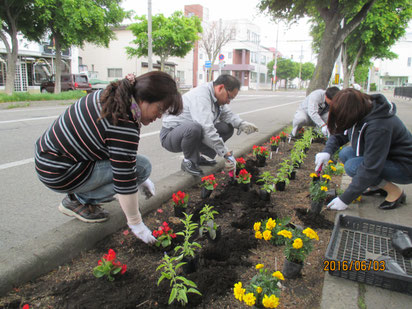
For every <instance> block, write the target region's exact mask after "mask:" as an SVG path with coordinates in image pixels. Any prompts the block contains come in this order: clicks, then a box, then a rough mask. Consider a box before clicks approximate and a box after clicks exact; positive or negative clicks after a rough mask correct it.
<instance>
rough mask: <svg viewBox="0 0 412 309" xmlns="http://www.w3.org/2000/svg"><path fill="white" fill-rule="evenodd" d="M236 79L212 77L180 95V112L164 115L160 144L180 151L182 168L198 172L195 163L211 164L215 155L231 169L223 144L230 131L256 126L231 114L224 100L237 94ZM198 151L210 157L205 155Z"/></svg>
mask: <svg viewBox="0 0 412 309" xmlns="http://www.w3.org/2000/svg"><path fill="white" fill-rule="evenodd" d="M239 89H240V82H239V80H238V79H237V78H235V77H234V76H231V75H226V74H223V75H220V76H219V77H218V78H217V79H216V81H214V82H208V83H205V84H202V85H200V86H198V87H196V88H193V89H192V90H190V91H189V92H187V93H185V94H184V95H183V97H182V98H183V112H182V113H181V114H180V115H165V116H164V117H163V127H162V130H161V131H160V141H161V144H162V146H163V147H164V148H165V149H167V150H168V151H171V152H175V153H178V152H183V155H184V159H183V161H182V164H181V168H182V170H183V171H186V172H188V173H190V174H192V175H194V176H202V175H203V171H202V170H201V169H200V168H199V166H201V165H204V166H207V165H214V164H216V161H215V160H213V158H214V157H215V156H216V154H217V155H219V156H221V157H224V158H225V159H226V160H227V163H228V164H227V165H228V168H227V169H228V170H234V169H235V166H236V160H235V158H234V157H233V155H232V152H231V151H229V149H228V148H227V147H226V145H225V141H227V140H228V139H229V138H230V137H231V136H232V135H233V132H234V128H236V129H238V134H240V133H241V132H242V131H243V132H245V133H246V134H250V133H253V132H256V131H258V128H257V127H256V126H255V125H254V124H252V123H249V122H246V121H244V120H242V119H241V118H240V117H239V116H238V115H236V114H234V113H233V112H232V111H231V109H230V108H229V106H228V104H230V102H231V101H232V100H233V99H234V98H235V97H236V96H237V94H238V92H239ZM201 154H203V155H205V156H207V157H209V158H210V159H212V160H208V159H206V158H205V157H204V156H202V155H201Z"/></svg>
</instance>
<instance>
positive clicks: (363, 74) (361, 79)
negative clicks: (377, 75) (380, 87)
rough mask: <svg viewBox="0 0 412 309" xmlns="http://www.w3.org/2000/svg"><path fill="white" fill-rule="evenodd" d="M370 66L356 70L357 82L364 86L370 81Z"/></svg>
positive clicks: (359, 66) (360, 66)
mask: <svg viewBox="0 0 412 309" xmlns="http://www.w3.org/2000/svg"><path fill="white" fill-rule="evenodd" d="M369 68H370V66H369V64H361V65H358V66H357V67H356V69H355V81H356V82H357V83H359V84H364V83H365V82H367V80H368V72H369Z"/></svg>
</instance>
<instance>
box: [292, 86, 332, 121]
mask: <svg viewBox="0 0 412 309" xmlns="http://www.w3.org/2000/svg"><path fill="white" fill-rule="evenodd" d="M325 93H326V90H323V89H318V90H315V91H312V92H311V93H310V94H309V95H308V96H307V97H306V98H305V100H304V101H303V102H302V103H301V104H300V106H299V108H300V109H301V110H303V111H305V112H306V113H307V114H308V115H309V117H310V119H312V121H313V122H314V123H315V124H316V125H317V126H318V127H321V126H323V125H324V124H325V122H324V121H323V119H322V117H321V116H320V114H319V112H320V111H322V110H323V109H325V108H326V105H327V103H326V102H325Z"/></svg>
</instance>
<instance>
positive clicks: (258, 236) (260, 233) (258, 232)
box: [255, 231, 263, 239]
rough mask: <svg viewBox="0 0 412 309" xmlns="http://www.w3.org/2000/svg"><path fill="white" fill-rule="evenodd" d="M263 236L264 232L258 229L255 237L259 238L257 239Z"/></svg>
mask: <svg viewBox="0 0 412 309" xmlns="http://www.w3.org/2000/svg"><path fill="white" fill-rule="evenodd" d="M262 237H263V235H262V232H260V231H257V232H256V233H255V238H257V239H262Z"/></svg>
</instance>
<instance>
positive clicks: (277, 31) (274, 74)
mask: <svg viewBox="0 0 412 309" xmlns="http://www.w3.org/2000/svg"><path fill="white" fill-rule="evenodd" d="M278 39H279V22H278V29H277V30H276V47H275V65H274V66H273V83H274V84H275V86H274V87H273V90H274V91H276V69H277V65H278Z"/></svg>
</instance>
